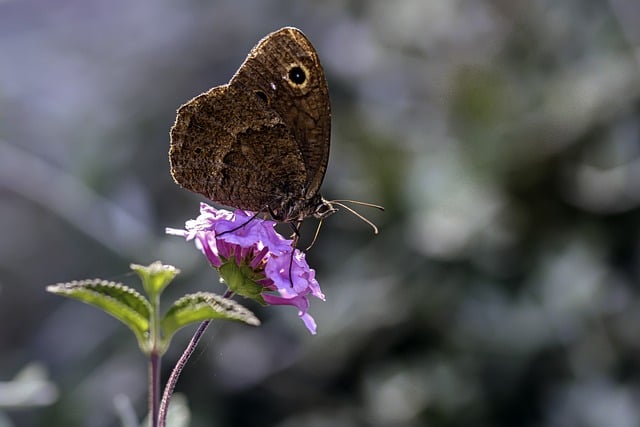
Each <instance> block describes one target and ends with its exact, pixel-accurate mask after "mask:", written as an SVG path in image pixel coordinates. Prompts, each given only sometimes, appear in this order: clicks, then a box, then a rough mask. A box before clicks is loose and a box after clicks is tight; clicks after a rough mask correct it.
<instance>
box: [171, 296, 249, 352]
mask: <svg viewBox="0 0 640 427" xmlns="http://www.w3.org/2000/svg"><path fill="white" fill-rule="evenodd" d="M212 319H224V320H236V321H240V322H244V323H247V324H249V325H252V326H258V325H260V320H258V318H257V317H256V316H255V315H254V314H253V313H252V312H251V311H249V310H248V309H246V308H245V307H243V306H242V305H240V304H238V303H237V302H235V301H233V300H230V299H228V298H223V297H222V296H220V295H216V294H214V293H210V292H197V293H195V294H189V295H185V296H184V297H182V298H180V299H179V300H177V301H176V302H174V303H173V305H172V306H171V308H169V310H168V311H167V314H165V316H164V317H163V318H162V320H161V321H160V327H161V329H162V332H163V342H164V343H165V346H164V348H167V347H168V344H169V341H170V339H171V337H172V336H173V334H175V333H176V331H178V330H179V329H180V328H183V327H185V326H187V325H189V324H191V323H194V322H202V321H204V320H212Z"/></svg>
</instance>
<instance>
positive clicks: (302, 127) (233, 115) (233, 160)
mask: <svg viewBox="0 0 640 427" xmlns="http://www.w3.org/2000/svg"><path fill="white" fill-rule="evenodd" d="M330 133H331V105H330V100H329V89H328V87H327V82H326V79H325V76H324V71H323V69H322V65H321V64H320V60H319V58H318V54H317V52H316V50H315V48H314V47H313V45H312V44H311V42H310V41H309V40H308V39H307V38H306V37H305V35H304V34H303V33H302V32H301V31H300V30H298V29H296V28H291V27H286V28H282V29H280V30H278V31H276V32H273V33H271V34H269V35H267V36H266V37H264V38H263V39H262V40H260V42H259V43H258V44H257V45H256V46H255V47H254V48H253V49H252V50H251V52H250V53H249V55H248V56H247V58H246V59H245V61H244V63H243V64H242V65H241V66H240V68H239V69H238V71H237V72H236V74H235V75H234V76H233V77H232V78H231V80H230V81H229V83H228V84H225V85H222V86H217V87H214V88H213V89H211V90H209V91H208V92H205V93H203V94H201V95H199V96H197V97H195V98H193V99H192V100H190V101H189V102H187V103H186V104H185V105H183V106H181V107H180V109H179V110H178V116H177V118H176V122H175V124H174V125H173V127H172V128H171V148H170V150H169V160H170V163H171V174H172V176H173V178H174V180H175V181H176V182H177V183H178V184H179V185H181V186H182V187H184V188H186V189H188V190H191V191H193V192H196V193H200V194H202V195H204V196H205V197H207V198H208V199H210V200H212V201H214V202H217V203H220V204H223V205H227V206H231V207H234V208H239V209H245V210H250V211H254V212H267V213H269V214H270V215H271V216H272V217H273V218H274V219H275V220H278V221H284V222H289V223H291V224H292V225H293V226H294V228H296V225H297V224H299V223H300V222H301V221H302V220H303V219H304V218H306V217H309V216H313V217H316V218H320V219H322V218H325V217H326V216H328V215H330V214H332V213H333V212H335V211H336V209H335V208H334V207H333V204H337V205H339V206H343V207H344V208H346V209H348V210H350V211H352V212H354V211H353V210H352V209H351V208H349V207H347V206H345V205H343V204H342V203H340V202H342V201H341V200H336V201H332V202H329V201H327V200H325V199H324V198H323V197H322V196H321V195H320V193H319V190H320V185H321V184H322V180H323V178H324V175H325V172H326V170H327V162H328V160H329V139H330ZM364 204H365V205H369V204H366V203H364ZM369 206H374V207H377V206H375V205H369ZM354 213H355V212H354ZM356 215H358V216H359V217H361V216H360V215H359V214H357V213H356ZM361 218H362V217H361ZM365 221H367V222H368V223H370V222H369V221H368V220H365ZM371 225H372V226H373V224H371ZM373 227H374V230H375V231H376V232H377V229H376V228H375V226H373ZM296 230H297V228H296Z"/></svg>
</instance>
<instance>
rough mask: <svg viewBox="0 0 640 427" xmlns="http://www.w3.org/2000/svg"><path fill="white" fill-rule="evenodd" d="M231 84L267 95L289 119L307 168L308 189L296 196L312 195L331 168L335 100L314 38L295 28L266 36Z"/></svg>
mask: <svg viewBox="0 0 640 427" xmlns="http://www.w3.org/2000/svg"><path fill="white" fill-rule="evenodd" d="M229 84H230V85H231V86H234V87H238V88H244V90H246V91H247V92H253V93H255V94H257V95H258V96H260V97H261V98H263V100H264V101H265V102H266V103H267V104H268V105H269V107H271V108H272V109H273V110H274V111H275V112H276V113H277V115H278V116H279V117H280V119H281V120H282V122H283V123H285V124H286V126H287V128H288V129H289V132H290V133H291V135H292V136H293V139H294V140H295V144H296V149H297V151H298V152H299V154H300V156H301V158H302V161H303V164H304V169H305V180H304V181H305V184H304V190H303V192H302V193H299V194H295V195H293V196H294V197H302V198H306V199H309V200H310V199H312V197H313V196H314V195H315V194H316V193H317V192H318V191H319V189H320V185H321V184H322V180H323V178H324V175H325V172H326V170H327V162H328V160H329V140H330V134H331V104H330V100H329V89H328V87H327V81H326V79H325V75H324V70H323V68H322V65H321V64H320V60H319V58H318V54H317V52H316V50H315V48H314V47H313V45H312V44H311V42H310V41H309V40H308V39H307V38H306V37H305V35H304V34H303V33H302V32H301V31H300V30H298V29H296V28H291V27H287V28H282V29H280V30H278V31H276V32H274V33H271V34H269V35H267V36H266V37H264V38H263V39H262V40H261V41H260V42H259V43H258V44H257V45H256V46H255V47H254V48H253V49H252V50H251V52H250V53H249V56H248V57H247V59H246V60H245V62H244V63H243V64H242V66H241V67H240V69H239V70H238V72H237V73H236V75H235V76H234V77H233V79H232V80H231V81H230V83H229ZM283 184H285V186H286V185H288V184H289V183H284V182H283Z"/></svg>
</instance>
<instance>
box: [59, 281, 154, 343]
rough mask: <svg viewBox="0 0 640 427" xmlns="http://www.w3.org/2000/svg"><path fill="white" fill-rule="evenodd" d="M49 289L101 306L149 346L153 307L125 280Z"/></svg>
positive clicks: (69, 284)
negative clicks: (148, 339) (125, 282)
mask: <svg viewBox="0 0 640 427" xmlns="http://www.w3.org/2000/svg"><path fill="white" fill-rule="evenodd" d="M47 291H49V292H52V293H54V294H58V295H62V296H66V297H69V298H73V299H77V300H79V301H82V302H85V303H87V304H90V305H93V306H94V307H98V308H100V309H102V310H103V311H105V312H106V313H108V314H110V315H111V316H113V317H115V318H116V319H118V320H120V321H121V322H122V323H124V324H125V325H127V326H128V327H129V328H130V329H131V330H132V331H133V333H134V334H135V335H136V338H137V339H138V344H139V345H140V348H141V349H143V350H144V349H145V348H146V347H147V345H146V341H147V336H148V331H149V319H150V316H151V306H150V304H149V301H147V300H146V299H145V298H144V297H143V296H142V295H140V294H139V293H138V292H137V291H135V290H134V289H131V288H129V287H128V286H125V285H123V284H122V283H116V282H108V281H106V280H100V279H91V280H77V281H73V282H68V283H58V284H56V285H51V286H47Z"/></svg>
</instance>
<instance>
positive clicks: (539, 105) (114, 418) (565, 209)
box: [0, 0, 640, 427]
mask: <svg viewBox="0 0 640 427" xmlns="http://www.w3.org/2000/svg"><path fill="white" fill-rule="evenodd" d="M286 25H292V26H296V27H299V28H301V29H302V30H303V31H304V32H305V33H306V34H307V36H308V37H309V38H310V39H311V41H312V42H313V43H314V45H315V46H316V48H317V50H318V52H319V55H320V58H321V60H322V61H323V64H324V68H325V71H326V74H327V79H328V82H329V88H330V93H331V98H332V105H333V134H332V147H331V150H332V151H331V159H330V164H329V169H328V172H327V176H326V179H325V182H324V185H323V194H324V195H325V196H326V197H327V198H340V199H342V198H351V199H355V200H362V201H369V202H374V203H380V204H382V205H384V206H385V207H386V208H387V210H386V212H384V213H380V212H377V211H371V210H367V209H362V213H363V214H365V215H366V216H367V217H369V218H370V219H371V220H372V221H374V222H375V223H376V224H377V225H378V226H379V227H380V230H381V232H380V234H379V235H378V236H373V234H372V232H371V229H370V228H369V227H368V226H367V225H366V224H364V223H362V222H360V221H358V220H357V219H356V218H354V217H353V216H351V215H349V214H347V213H345V212H341V213H339V214H336V215H334V216H332V217H331V218H329V219H328V220H327V221H325V222H324V224H323V227H322V231H321V235H320V238H319V240H318V242H317V243H316V245H315V246H314V247H313V248H312V250H311V251H310V252H309V254H308V260H309V262H310V264H311V265H312V266H313V267H315V268H316V270H317V278H318V280H319V282H320V284H321V285H322V287H323V290H324V291H325V293H326V295H327V301H326V302H324V303H322V302H320V301H317V300H316V301H312V307H311V310H310V312H311V314H313V315H314V316H315V318H316V320H317V322H318V325H319V327H318V334H317V335H316V336H311V335H310V334H309V333H308V332H307V331H306V329H305V328H304V327H303V325H302V323H301V322H300V321H299V320H298V319H297V317H296V313H295V310H293V309H291V308H289V307H271V308H266V309H262V308H260V307H257V306H256V305H255V304H252V303H251V302H248V301H246V304H247V305H248V306H249V307H250V308H251V309H253V310H255V311H256V313H257V314H258V315H259V317H260V318H261V319H262V321H263V326H262V327H260V328H251V327H248V326H244V325H240V324H231V323H226V324H214V325H213V326H212V327H211V328H210V329H209V330H208V332H207V335H206V336H205V338H204V340H203V342H202V343H201V346H200V347H199V349H198V350H197V351H196V354H195V355H194V358H193V359H192V360H191V361H190V363H189V364H188V366H187V368H186V369H185V371H184V373H183V376H182V377H181V379H180V382H179V384H178V387H177V389H178V391H179V392H181V393H184V395H185V396H186V398H187V407H188V409H189V411H190V412H189V413H190V421H189V425H191V426H194V427H197V426H238V427H239V426H281V427H292V426H312V427H323V426H339V427H343V426H344V427H350V426H407V427H412V426H537V427H538V426H539V427H542V426H544V427H564V426H619V427H627V426H637V425H640V269H639V266H640V246H639V244H640V120H639V118H640V68H639V53H640V50H639V48H640V3H638V2H637V1H635V0H608V1H607V0H569V1H564V2H557V1H553V0H541V1H514V2H512V1H507V0H482V1H481V0H478V1H471V0H398V1H388V0H374V1H356V0H352V1H349V0H330V1H322V2H311V1H285V0H233V1H180V2H175V1H167V0H141V1H135V2H130V1H125V0H111V1H98V0H56V1H50V0H22V1H18V0H5V1H2V2H0V381H2V382H3V383H0V406H1V408H0V425H3V426H39V425H47V426H71V427H73V426H90V427H107V426H117V425H121V419H122V418H125V419H126V418H127V416H128V417H129V419H138V420H139V419H140V418H142V417H143V416H144V414H145V410H146V374H147V372H146V361H145V359H144V358H143V357H142V355H141V354H140V353H139V352H138V350H137V347H136V343H135V340H134V338H133V336H132V334H130V333H129V331H128V330H126V329H125V328H124V327H122V326H121V325H120V324H119V323H118V322H117V321H116V320H114V319H112V318H110V317H108V316H107V315H105V314H103V313H102V312H99V311H97V310H95V309H93V308H91V307H88V306H86V305H83V304H81V303H78V302H75V301H71V300H66V299H64V298H61V297H58V296H55V295H51V294H48V293H46V292H45V286H46V285H48V284H52V283H56V282H61V281H70V280H73V279H82V278H89V277H101V278H105V279H110V280H116V281H123V282H125V283H127V284H130V285H134V286H138V285H139V284H138V281H137V278H136V277H135V276H132V275H131V274H130V272H129V269H128V265H129V263H130V262H136V263H144V264H146V263H150V262H152V261H154V260H156V259H161V260H162V261H163V262H165V263H169V264H173V265H175V266H177V267H178V268H180V269H181V270H182V272H183V273H182V274H181V275H180V276H179V277H178V278H177V279H176V282H175V283H174V284H173V285H172V286H171V287H170V288H169V290H168V291H167V295H166V296H167V298H168V300H171V299H174V298H177V297H178V296H180V295H182V294H184V293H186V292H192V291H196V290H201V289H205V290H214V289H215V290H217V291H219V292H221V291H222V290H221V289H220V288H219V287H217V286H218V285H217V277H216V276H215V273H214V271H213V270H212V269H211V268H210V267H208V266H207V264H206V262H205V259H204V257H202V256H201V255H200V254H199V252H197V251H196V250H195V249H194V247H193V246H192V245H191V244H187V243H185V242H184V241H183V240H182V239H180V238H177V237H169V236H166V235H165V234H164V228H165V227H167V226H170V227H180V226H181V225H183V223H184V221H185V220H187V219H189V218H193V217H195V216H196V215H197V213H198V203H199V201H201V200H202V199H201V198H200V197H199V196H196V195H193V194H190V193H189V192H187V191H185V190H182V189H180V188H179V187H178V186H177V185H175V184H174V183H173V181H172V179H171V176H170V174H169V167H168V160H167V150H168V145H169V138H168V131H169V128H170V126H171V125H172V123H173V120H174V117H175V110H176V109H177V107H178V106H179V105H180V104H182V103H183V102H185V101H186V100H188V99H190V98H191V97H193V96H195V95H197V94H199V93H200V92H202V91H205V90H207V89H209V88H210V87H212V86H216V85H219V84H223V83H226V82H227V81H228V79H229V78H230V77H231V76H232V74H233V73H234V72H235V70H236V69H237V67H238V66H239V65H240V63H241V62H242V61H243V60H244V58H245V56H246V54H247V53H248V51H249V50H250V48H251V47H252V46H253V45H254V44H255V43H256V42H257V41H258V40H259V39H260V38H261V37H262V36H264V35H265V34H267V33H269V32H271V31H274V30H276V29H278V28H280V27H282V26H286ZM315 225H316V224H315V223H314V221H313V220H310V221H308V222H307V223H306V225H305V230H304V231H305V233H304V234H303V240H305V239H306V240H307V241H308V240H309V238H310V237H309V235H310V234H312V233H313V231H314V229H315ZM192 331H193V328H191V329H189V330H186V331H183V332H182V333H181V334H179V335H178V336H177V338H176V339H175V340H174V343H173V346H172V348H171V351H170V352H169V353H168V354H167V356H166V357H165V360H164V370H163V373H164V376H165V378H166V375H167V374H168V372H169V366H170V364H171V362H172V361H174V360H175V359H176V358H177V357H178V355H179V353H180V351H181V349H182V348H183V347H184V345H185V344H186V342H187V341H188V339H189V337H190V333H191V332H192ZM16 376H17V378H18V379H16Z"/></svg>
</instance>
